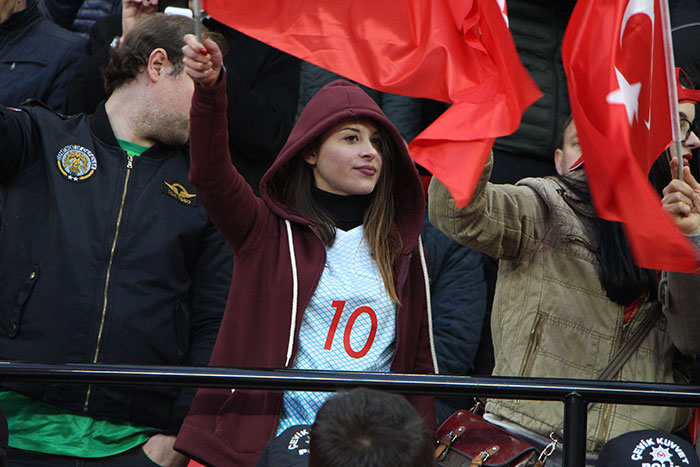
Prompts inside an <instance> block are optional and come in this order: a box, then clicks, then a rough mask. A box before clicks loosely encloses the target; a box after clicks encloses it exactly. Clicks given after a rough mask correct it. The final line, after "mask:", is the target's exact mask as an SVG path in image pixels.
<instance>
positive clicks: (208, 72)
mask: <svg viewBox="0 0 700 467" xmlns="http://www.w3.org/2000/svg"><path fill="white" fill-rule="evenodd" d="M182 53H183V54H184V55H185V57H184V58H183V60H182V61H183V63H184V64H185V72H186V73H187V74H188V75H189V77H190V78H192V79H193V80H194V82H195V83H198V84H200V85H202V86H204V87H206V88H209V87H212V86H214V85H215V84H216V82H217V80H218V79H219V75H220V74H221V67H222V65H221V64H222V61H223V57H222V56H221V50H219V46H218V45H217V44H216V42H214V41H212V40H209V39H207V38H206V36H205V37H204V44H201V43H200V42H199V40H198V39H197V37H196V36H195V35H194V34H187V35H186V36H185V46H184V47H183V48H182Z"/></svg>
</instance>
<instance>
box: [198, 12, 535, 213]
mask: <svg viewBox="0 0 700 467" xmlns="http://www.w3.org/2000/svg"><path fill="white" fill-rule="evenodd" d="M496 2H497V0H381V1H377V0H352V1H341V2H338V1H328V0H304V1H303V2H290V1H287V0H265V1H252V0H236V1H230V0H207V1H206V4H205V5H204V7H205V9H206V11H207V12H208V13H209V14H210V15H211V16H212V17H214V18H215V19H217V20H219V21H221V22H223V23H225V24H227V25H229V26H231V27H233V28H234V29H237V30H239V31H241V32H243V33H245V34H247V35H249V36H252V37H255V38H256V39H258V40H261V41H263V42H265V43H267V44H270V45H271V46H273V47H276V48H278V49H281V50H284V51H285V52H287V53H290V54H292V55H295V56H297V57H299V58H301V59H303V60H306V61H309V62H311V63H313V64H316V65H318V66H321V67H323V68H327V69H329V70H331V71H334V72H336V73H338V74H340V75H342V76H345V77H347V78H349V79H352V80H354V81H356V82H359V83H362V84H364V85H366V86H369V87H371V88H374V89H377V90H379V91H385V92H391V93H395V94H402V95H406V96H415V97H425V98H430V99H436V100H441V101H445V102H451V103H454V105H453V106H452V107H450V109H449V110H448V111H447V112H446V113H445V114H444V115H443V116H442V117H441V118H440V119H438V121H437V122H436V123H435V124H433V125H431V127H429V128H428V129H426V131H425V132H423V133H421V134H420V135H419V136H418V137H417V138H416V139H415V140H414V141H413V142H412V144H411V152H412V154H413V157H414V159H415V160H416V161H417V162H418V163H419V164H421V165H422V166H423V167H425V168H426V169H428V170H429V171H431V172H432V173H433V174H434V175H435V176H436V177H438V178H439V179H440V180H441V181H442V182H443V183H445V184H446V185H447V186H448V188H450V191H451V192H452V194H453V196H454V197H455V199H456V200H457V201H458V204H460V205H465V204H466V203H467V201H468V198H469V197H470V196H471V193H472V191H473V189H474V187H475V186H476V180H478V177H479V175H480V173H481V171H482V169H483V165H484V162H485V159H486V157H487V156H488V152H489V150H490V148H491V145H492V143H493V139H494V138H495V137H497V136H504V135H507V134H510V133H512V132H513V131H515V130H516V129H517V127H518V125H519V124H520V118H521V117H522V112H523V111H524V110H525V108H526V107H527V106H529V105H530V104H531V103H532V102H534V101H535V100H536V99H538V98H539V97H540V95H541V94H540V93H539V90H538V89H537V87H536V86H535V84H534V83H533V81H532V80H531V78H530V77H529V75H528V74H527V72H526V71H525V69H524V67H523V66H522V64H521V63H520V60H519V58H518V56H517V53H516V51H515V46H514V45H513V41H512V38H511V37H510V33H509V31H508V29H507V27H506V25H505V22H504V21H503V14H502V12H501V9H500V8H499V6H498V4H497V3H496Z"/></svg>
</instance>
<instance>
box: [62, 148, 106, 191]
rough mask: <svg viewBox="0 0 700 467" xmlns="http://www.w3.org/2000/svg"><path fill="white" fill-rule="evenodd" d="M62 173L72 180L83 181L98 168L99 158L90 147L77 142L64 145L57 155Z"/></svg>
mask: <svg viewBox="0 0 700 467" xmlns="http://www.w3.org/2000/svg"><path fill="white" fill-rule="evenodd" d="M56 163H57V164H58V170H59V171H60V172H61V174H62V175H63V176H64V177H66V178H67V179H68V180H70V181H71V182H82V181H85V180H87V179H88V178H90V177H92V174H94V173H95V170H97V159H96V158H95V155H94V154H93V153H92V152H90V150H89V149H87V148H84V147H82V146H78V145H76V144H72V145H69V146H64V147H63V148H62V149H61V150H60V151H58V155H57V156H56Z"/></svg>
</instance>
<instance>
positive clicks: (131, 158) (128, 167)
mask: <svg viewBox="0 0 700 467" xmlns="http://www.w3.org/2000/svg"><path fill="white" fill-rule="evenodd" d="M133 163H134V156H129V155H127V156H126V177H125V178H124V189H123V190H122V200H121V203H120V205H119V214H118V215H117V223H116V226H115V228H114V239H113V240H112V249H111V251H110V253H109V262H108V263H107V276H106V277H105V288H104V293H103V296H102V317H101V318H100V329H99V330H98V331H97V344H96V345H95V355H94V356H93V358H92V363H97V358H98V357H99V355H100V344H101V342H102V331H103V330H104V327H105V317H106V315H107V291H108V290H109V279H110V276H111V274H112V262H113V261H114V250H115V249H116V248H117V239H118V238H119V226H120V225H121V222H122V214H123V213H124V203H125V201H126V192H127V190H128V188H129V178H130V177H131V169H133V168H134V165H133ZM91 392H92V384H91V385H89V386H88V389H87V393H86V394H85V404H84V405H83V412H87V411H88V401H89V400H90V393H91Z"/></svg>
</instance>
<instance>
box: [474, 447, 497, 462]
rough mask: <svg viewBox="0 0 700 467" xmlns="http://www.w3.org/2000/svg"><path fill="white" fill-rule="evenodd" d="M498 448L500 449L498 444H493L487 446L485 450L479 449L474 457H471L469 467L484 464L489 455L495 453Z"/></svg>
mask: <svg viewBox="0 0 700 467" xmlns="http://www.w3.org/2000/svg"><path fill="white" fill-rule="evenodd" d="M499 449H501V448H500V446H498V445H495V446H491V447H490V448H488V449H487V450H485V451H481V452H480V453H479V455H477V456H476V457H475V458H474V459H472V465H471V466H470V467H481V466H482V465H484V462H486V460H487V459H488V458H489V457H491V456H493V455H494V454H496V453H497V452H498V450H499Z"/></svg>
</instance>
